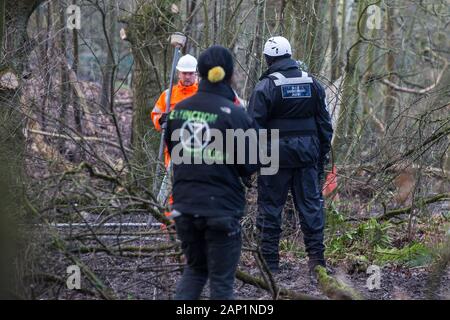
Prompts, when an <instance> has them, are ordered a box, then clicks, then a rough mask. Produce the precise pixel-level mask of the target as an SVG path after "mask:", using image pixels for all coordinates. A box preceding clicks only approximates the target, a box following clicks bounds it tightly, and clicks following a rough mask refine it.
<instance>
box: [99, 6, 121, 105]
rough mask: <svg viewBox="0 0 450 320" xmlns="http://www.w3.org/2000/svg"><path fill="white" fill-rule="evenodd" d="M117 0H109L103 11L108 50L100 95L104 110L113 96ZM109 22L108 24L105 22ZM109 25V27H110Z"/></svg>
mask: <svg viewBox="0 0 450 320" xmlns="http://www.w3.org/2000/svg"><path fill="white" fill-rule="evenodd" d="M115 3H116V1H115V0H108V4H109V6H108V10H107V12H104V13H103V17H102V19H103V23H104V36H105V41H106V43H107V45H106V51H107V59H106V64H105V65H104V66H103V68H102V69H103V70H102V78H103V81H102V89H101V97H100V106H101V107H102V108H103V110H108V109H109V104H110V101H111V99H113V98H112V96H111V95H112V93H113V92H111V86H112V82H113V78H114V72H113V70H114V69H115V57H114V54H115V50H116V40H115V39H116V37H117V6H116V5H115ZM106 23H108V24H109V25H108V26H105V24H106ZM108 27H109V28H108Z"/></svg>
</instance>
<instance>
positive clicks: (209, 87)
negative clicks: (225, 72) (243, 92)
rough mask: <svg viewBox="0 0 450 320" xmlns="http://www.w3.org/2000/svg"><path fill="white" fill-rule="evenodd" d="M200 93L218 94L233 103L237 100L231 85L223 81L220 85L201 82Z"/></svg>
mask: <svg viewBox="0 0 450 320" xmlns="http://www.w3.org/2000/svg"><path fill="white" fill-rule="evenodd" d="M198 91H199V92H209V93H213V94H217V95H220V96H222V97H224V98H227V99H228V100H231V101H234V100H235V98H236V95H235V94H234V91H233V89H231V87H230V85H229V84H227V83H225V82H223V81H221V82H219V83H211V82H209V81H207V80H200V83H199V85H198Z"/></svg>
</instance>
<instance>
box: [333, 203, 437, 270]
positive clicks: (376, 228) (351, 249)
mask: <svg viewBox="0 0 450 320" xmlns="http://www.w3.org/2000/svg"><path fill="white" fill-rule="evenodd" d="M327 218H328V221H327V234H328V237H327V240H326V255H327V257H328V258H330V259H331V260H335V261H341V262H342V261H344V262H350V263H351V264H352V265H353V267H354V268H356V269H357V270H365V269H366V268H367V266H368V265H370V264H372V263H375V264H378V265H384V264H386V263H397V264H405V265H408V266H420V265H425V264H427V263H430V262H431V261H432V254H431V250H430V249H429V248H428V247H427V246H425V245H424V244H422V243H416V242H412V243H409V244H407V245H405V246H404V247H402V248H395V247H392V242H393V241H392V236H391V234H393V231H394V230H392V229H393V228H394V225H393V224H391V223H390V222H388V221H386V222H378V221H377V220H376V219H373V218H372V219H370V220H367V221H365V222H363V223H360V224H358V225H352V224H350V223H347V222H345V219H344V217H343V215H342V214H341V213H339V212H338V211H337V210H336V208H331V210H329V211H328V212H327Z"/></svg>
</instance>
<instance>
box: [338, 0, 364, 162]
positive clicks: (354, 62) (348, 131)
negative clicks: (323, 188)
mask: <svg viewBox="0 0 450 320" xmlns="http://www.w3.org/2000/svg"><path fill="white" fill-rule="evenodd" d="M364 5H365V1H360V2H359V4H358V12H356V14H355V21H356V23H358V21H359V17H360V16H361V14H362V12H363V9H364ZM355 32H356V36H355V42H354V43H353V45H352V46H351V47H350V48H349V50H348V51H347V64H346V68H345V71H346V73H345V78H344V82H343V94H342V105H341V108H340V110H339V116H338V121H337V125H336V129H335V139H334V141H333V150H334V151H335V155H334V156H335V160H336V161H337V162H339V161H341V160H342V159H343V158H344V156H345V155H346V153H347V151H349V150H350V149H351V147H352V142H353V139H354V134H355V132H354V129H355V123H354V122H355V118H356V117H355V116H356V112H357V107H358V100H359V93H358V90H357V86H358V82H359V73H358V60H359V55H360V50H361V44H362V41H361V38H360V35H359V34H358V33H357V30H355Z"/></svg>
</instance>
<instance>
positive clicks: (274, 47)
mask: <svg viewBox="0 0 450 320" xmlns="http://www.w3.org/2000/svg"><path fill="white" fill-rule="evenodd" d="M263 53H264V54H265V55H268V56H270V57H279V56H284V55H285V54H292V50H291V44H290V43H289V41H288V39H286V38H285V37H272V38H269V40H267V41H266V44H265V45H264V51H263Z"/></svg>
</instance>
